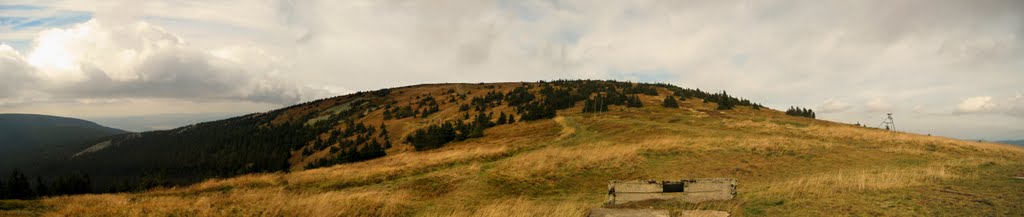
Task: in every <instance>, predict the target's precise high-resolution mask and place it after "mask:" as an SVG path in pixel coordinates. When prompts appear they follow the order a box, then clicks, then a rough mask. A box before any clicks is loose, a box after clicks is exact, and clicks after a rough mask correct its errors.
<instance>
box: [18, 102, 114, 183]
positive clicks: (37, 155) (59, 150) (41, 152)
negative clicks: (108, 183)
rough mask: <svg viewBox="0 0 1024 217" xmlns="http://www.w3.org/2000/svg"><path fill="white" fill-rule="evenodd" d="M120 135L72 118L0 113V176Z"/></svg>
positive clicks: (66, 155)
mask: <svg viewBox="0 0 1024 217" xmlns="http://www.w3.org/2000/svg"><path fill="white" fill-rule="evenodd" d="M122 133H126V132H125V131H123V130H119V129H114V128H110V127H105V126H101V125H99V124H96V123H93V122H89V121H86V120H80V119H74V118H66V117H57V116H48V115H35V114H0V141H2V142H0V150H3V151H2V152H0V172H2V173H0V174H7V172H8V171H10V170H11V169H13V168H25V169H27V168H26V167H32V166H34V165H37V164H39V163H40V162H49V161H56V160H61V159H66V158H70V157H71V155H72V154H74V153H75V152H78V151H80V150H82V149H83V148H84V146H85V143H86V142H88V141H92V140H95V139H97V138H101V137H106V136H111V135H116V134H122Z"/></svg>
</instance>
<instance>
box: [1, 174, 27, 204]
mask: <svg viewBox="0 0 1024 217" xmlns="http://www.w3.org/2000/svg"><path fill="white" fill-rule="evenodd" d="M4 190H5V192H6V193H5V194H6V195H7V198H10V199H29V198H31V197H32V188H31V186H29V184H28V178H26V177H25V174H24V173H21V170H18V169H15V170H14V171H12V172H11V176H9V177H7V183H6V187H4Z"/></svg>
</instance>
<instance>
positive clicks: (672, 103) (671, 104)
mask: <svg viewBox="0 0 1024 217" xmlns="http://www.w3.org/2000/svg"><path fill="white" fill-rule="evenodd" d="M661 106H664V107H667V108H679V103H678V102H676V98H675V97H672V95H668V96H665V100H664V101H662V102H661Z"/></svg>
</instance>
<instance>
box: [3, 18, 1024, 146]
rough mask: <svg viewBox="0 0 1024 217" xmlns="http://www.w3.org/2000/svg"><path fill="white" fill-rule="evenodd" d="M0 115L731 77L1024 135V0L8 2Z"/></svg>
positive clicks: (992, 135)
mask: <svg viewBox="0 0 1024 217" xmlns="http://www.w3.org/2000/svg"><path fill="white" fill-rule="evenodd" d="M0 43H2V45H0V113H6V112H14V113H43V114H52V115H62V116H72V117H80V118H86V119H90V120H97V121H99V122H101V123H104V124H107V125H112V126H115V127H123V128H129V129H130V130H145V129H161V128H168V127H174V126H178V125H181V124H186V123H187V122H191V121H197V120H207V119H215V118H222V117H227V116H231V115H235V114H242V113H249V112H257V111H264V110H269V109H273V108H278V107H282V106H284V105H289V104H294V103H297V102H301V101H306V100H311V99H317V98H322V97H327V96H333V95H339V94H345V93H351V92H354V91H360V90H372V89H379V88H385V87H394V86H401V85H410V84H418V83H437V82H494V81H536V80H551V79H559V78H568V79H574V78H590V79H617V80H630V81H645V82H668V83H673V84H676V85H680V86H684V87H694V88H701V89H703V90H712V91H717V90H727V91H729V93H730V94H733V95H737V96H741V97H745V98H749V99H751V100H754V101H756V102H761V103H763V104H765V105H768V106H770V107H773V108H776V109H785V108H787V107H789V106H791V105H796V106H804V107H810V108H813V109H815V110H816V111H817V112H818V114H819V117H820V118H823V119H828V120H833V121H839V122H847V123H858V122H859V123H863V124H867V125H869V126H877V125H878V124H879V123H880V122H881V121H882V119H883V118H884V116H885V113H888V112H892V113H895V117H896V124H897V127H898V128H900V130H906V131H911V132H917V133H922V134H935V135H943V136H950V137H956V138H964V139H992V140H995V139H1019V138H1024V86H1022V84H1024V2H1022V1H1014V0H1006V1H985V0H981V1H961V0H956V1H946V0H906V1H875V0H857V1H816V0H815V1H810V0H809V1H789V0H778V1H776V0H763V1H762V0H757V1H727V0H726V1H721V0H715V1H679V0H667V1H600V4H597V2H595V1H589V0H587V1H584V0H580V1H572V0H567V1H560V0H541V1H530V0H494V1H489V0H479V1H478V0H473V1H469V0H467V1H447V0H438V1H404V0H403V1H392V0H373V1H334V0H328V1H315V0H314V1H290V0H245V1H183V0H168V1H160V0H153V1H135V0H124V1H118V0H111V1H24V2H21V1H19V0H4V1H2V2H0Z"/></svg>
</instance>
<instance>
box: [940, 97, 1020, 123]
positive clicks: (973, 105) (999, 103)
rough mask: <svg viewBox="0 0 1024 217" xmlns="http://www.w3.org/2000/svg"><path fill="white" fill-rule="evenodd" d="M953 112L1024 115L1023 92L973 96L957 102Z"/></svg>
mask: <svg viewBox="0 0 1024 217" xmlns="http://www.w3.org/2000/svg"><path fill="white" fill-rule="evenodd" d="M953 114H1006V115H1010V116H1016V117H1024V94H1020V93H1017V94H1016V95H1015V96H1013V97H1008V98H1004V99H996V98H995V97H992V96H975V97H970V98H967V99H964V100H963V101H961V102H960V104H957V106H956V108H955V109H954V110H953Z"/></svg>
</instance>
